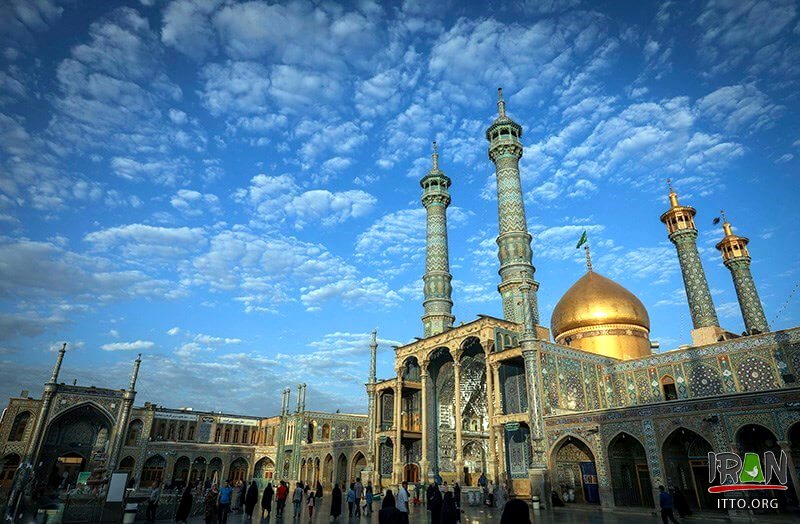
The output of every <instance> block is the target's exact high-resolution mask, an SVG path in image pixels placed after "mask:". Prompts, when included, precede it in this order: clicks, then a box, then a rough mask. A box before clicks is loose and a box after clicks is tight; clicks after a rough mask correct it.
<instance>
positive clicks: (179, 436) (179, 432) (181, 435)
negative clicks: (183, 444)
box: [178, 425, 186, 440]
mask: <svg viewBox="0 0 800 524" xmlns="http://www.w3.org/2000/svg"><path fill="white" fill-rule="evenodd" d="M184 429H186V428H185V427H184V426H183V425H181V427H179V428H178V440H183V432H184Z"/></svg>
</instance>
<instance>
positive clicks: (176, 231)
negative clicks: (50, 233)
mask: <svg viewBox="0 0 800 524" xmlns="http://www.w3.org/2000/svg"><path fill="white" fill-rule="evenodd" d="M84 240H85V241H86V242H89V243H91V244H93V245H94V247H95V248H96V249H100V250H106V251H108V250H111V249H119V250H120V251H121V252H122V254H123V255H125V256H126V257H132V258H146V257H159V258H177V257H180V256H185V255H187V254H188V253H191V252H193V251H196V250H197V249H198V248H200V247H202V246H203V245H204V244H205V243H206V239H205V236H204V232H203V230H202V229H201V228H190V227H175V228H170V227H160V226H149V225H146V224H126V225H124V226H116V227H110V228H108V229H101V230H99V231H94V232H92V233H89V234H87V235H86V236H85V237H84Z"/></svg>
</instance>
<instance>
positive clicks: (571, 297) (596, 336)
mask: <svg viewBox="0 0 800 524" xmlns="http://www.w3.org/2000/svg"><path fill="white" fill-rule="evenodd" d="M550 327H551V329H552V331H553V336H554V337H555V339H556V342H558V343H560V344H566V345H570V346H575V347H578V348H581V349H584V350H586V351H591V352H593V353H598V354H602V355H605V356H609V357H613V358H621V359H629V358H636V357H639V356H643V355H646V354H649V353H650V340H649V334H650V316H649V315H648V314H647V310H646V309H645V307H644V304H642V302H641V301H640V300H639V299H638V298H636V296H635V295H634V294H633V293H631V292H630V291H628V290H627V289H625V288H624V287H622V286H620V285H619V284H617V283H616V282H614V281H613V280H611V279H609V278H606V277H604V276H603V275H599V274H597V273H594V272H592V271H589V272H587V273H586V274H585V275H583V276H582V277H581V278H580V279H579V280H578V281H577V282H575V284H573V285H572V287H571V288H569V290H567V292H566V293H565V294H564V296H563V297H561V300H559V301H558V304H556V307H555V309H554V310H553V315H552V317H551V319H550Z"/></svg>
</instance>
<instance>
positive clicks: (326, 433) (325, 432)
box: [322, 424, 331, 440]
mask: <svg viewBox="0 0 800 524" xmlns="http://www.w3.org/2000/svg"><path fill="white" fill-rule="evenodd" d="M330 439H331V427H330V426H329V425H328V424H323V425H322V440H330Z"/></svg>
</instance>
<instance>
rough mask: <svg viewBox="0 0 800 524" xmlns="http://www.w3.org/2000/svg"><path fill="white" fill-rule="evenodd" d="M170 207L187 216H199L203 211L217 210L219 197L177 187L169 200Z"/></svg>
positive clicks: (212, 211)
mask: <svg viewBox="0 0 800 524" xmlns="http://www.w3.org/2000/svg"><path fill="white" fill-rule="evenodd" d="M169 203H170V204H172V207H174V208H175V209H177V210H178V211H180V212H181V213H183V214H185V215H188V216H199V215H202V214H203V213H205V212H211V213H216V212H218V211H219V198H217V196H216V195H214V194H211V193H201V192H199V191H194V190H191V189H179V190H178V192H177V193H175V194H174V195H173V196H172V198H170V201H169Z"/></svg>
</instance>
